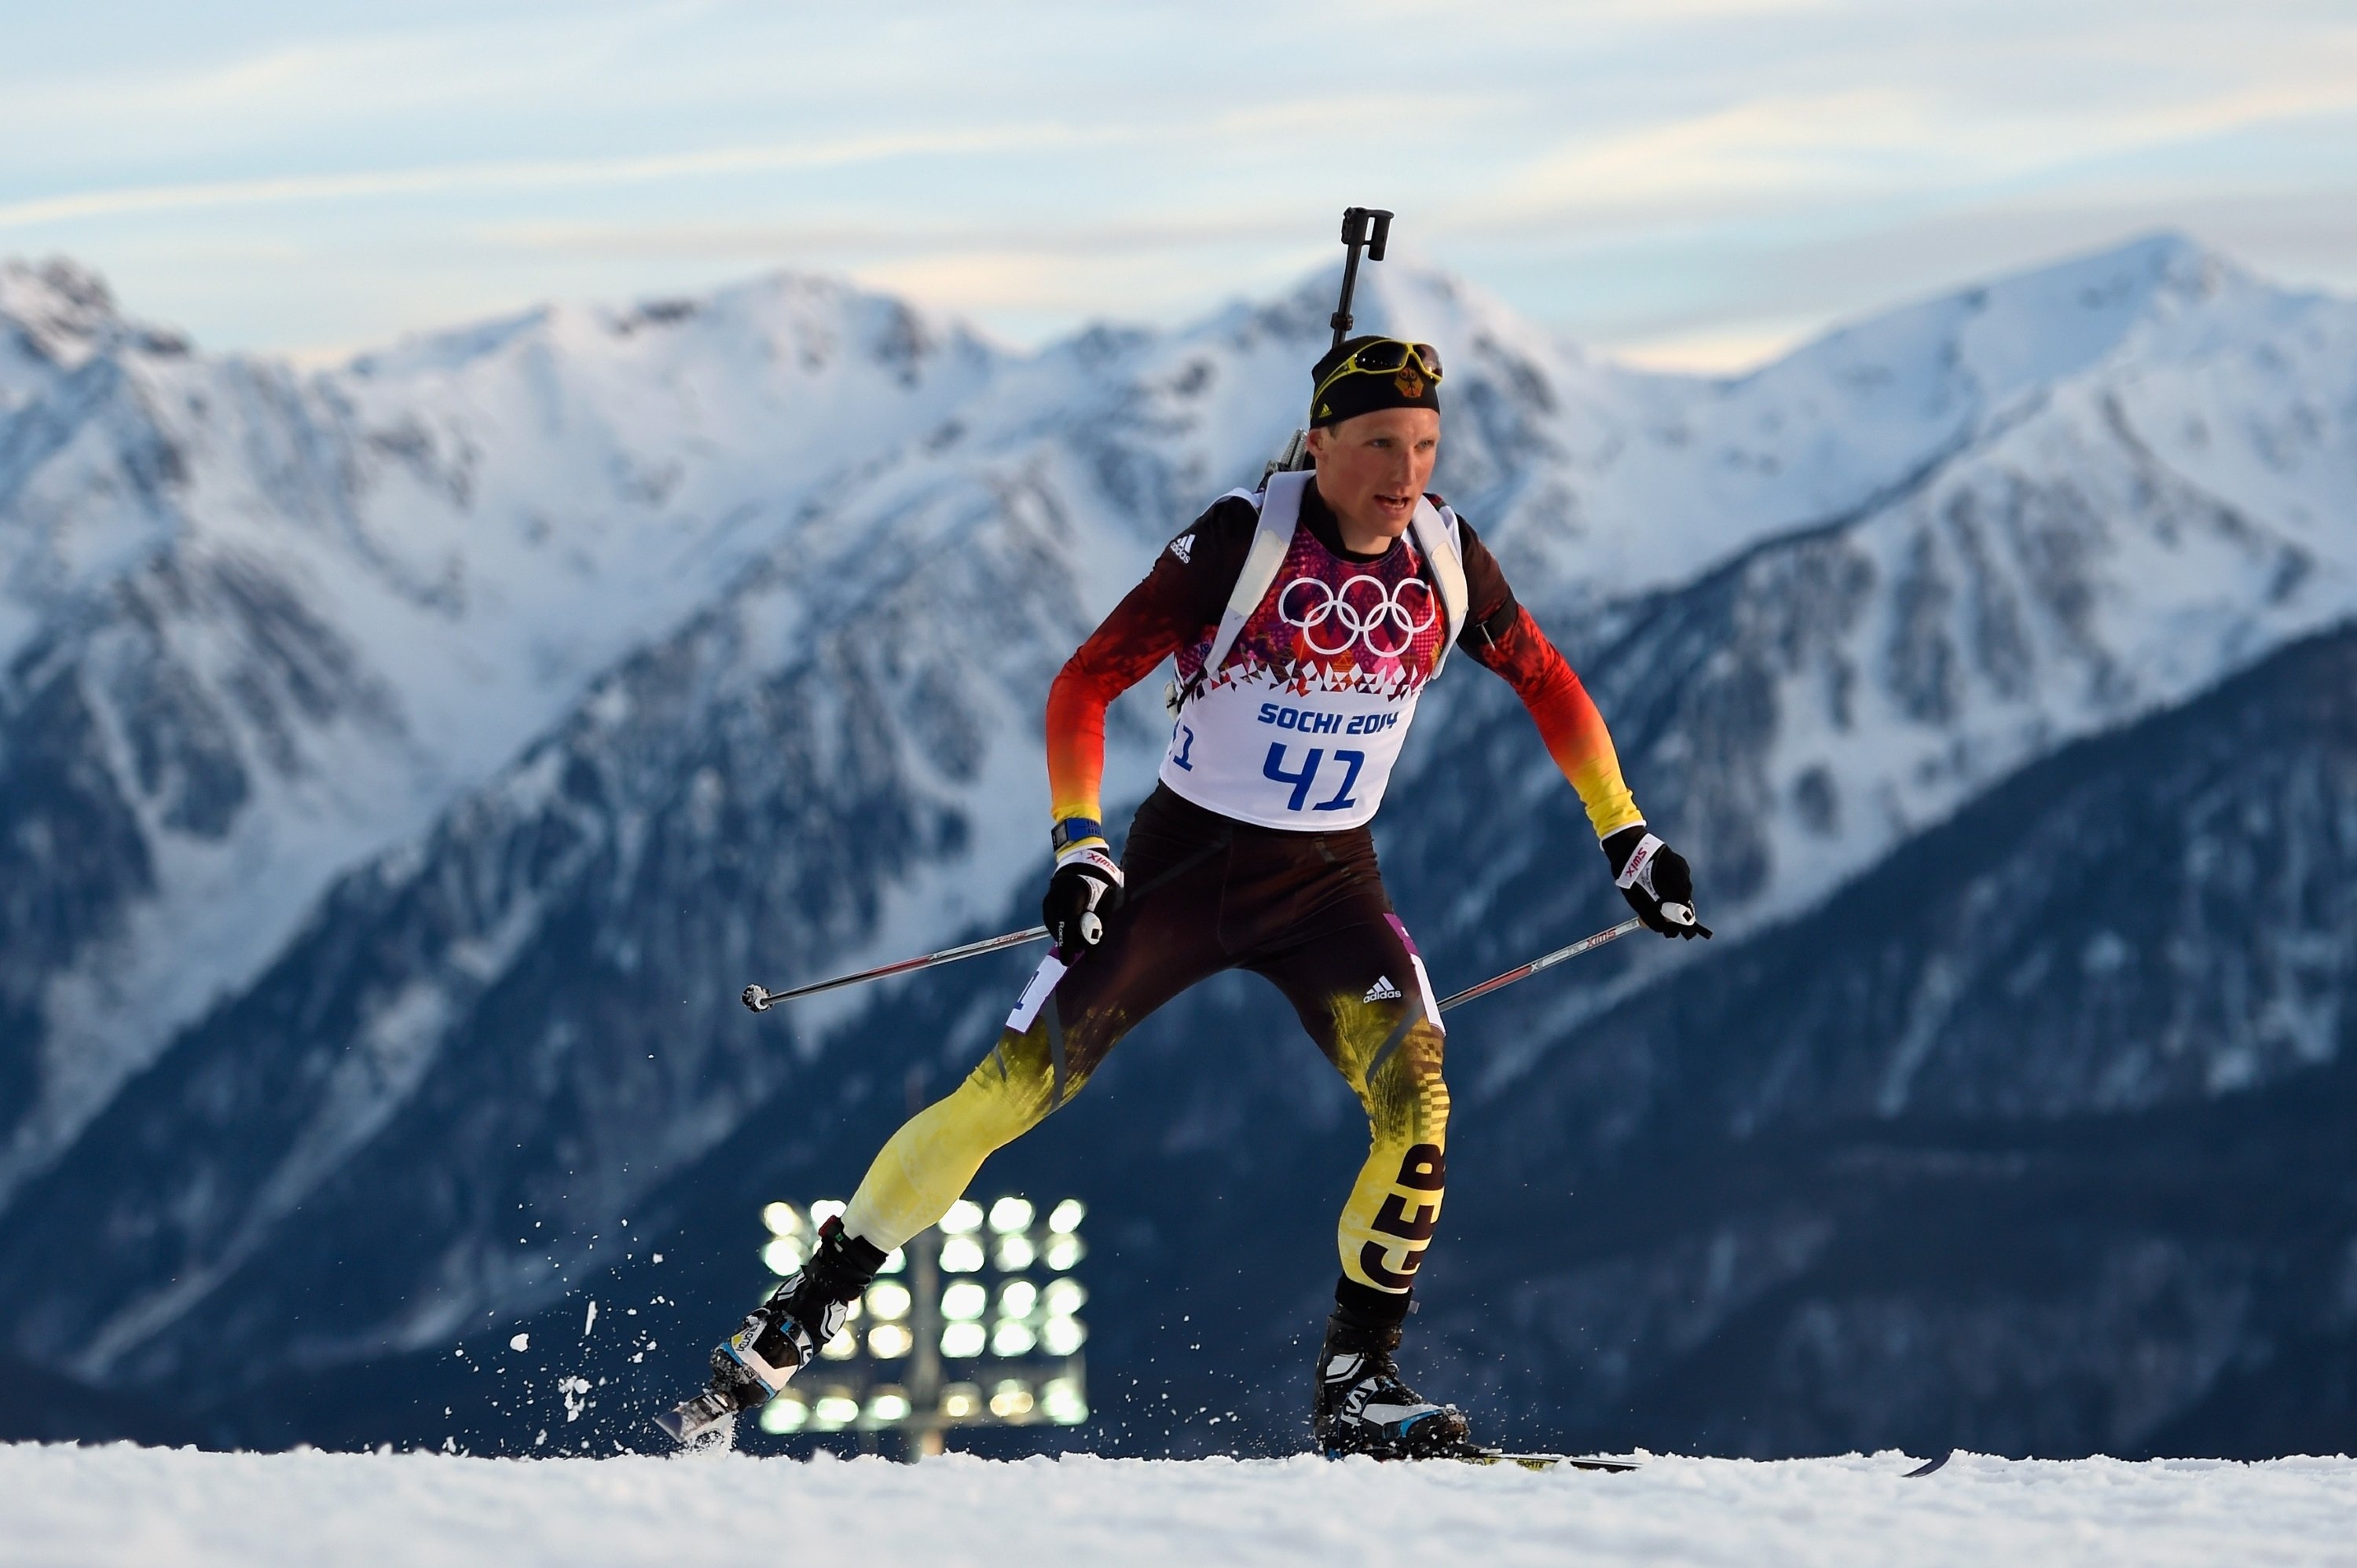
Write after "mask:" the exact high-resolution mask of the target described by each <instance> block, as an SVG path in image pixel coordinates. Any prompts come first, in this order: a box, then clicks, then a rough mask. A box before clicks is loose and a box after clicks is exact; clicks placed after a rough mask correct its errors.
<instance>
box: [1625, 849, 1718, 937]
mask: <svg viewBox="0 0 2357 1568" xmlns="http://www.w3.org/2000/svg"><path fill="white" fill-rule="evenodd" d="M1604 858H1605V859H1607V860H1609V861H1610V862H1611V863H1612V880H1613V881H1614V882H1615V883H1616V884H1618V885H1619V886H1620V896H1621V897H1624V898H1626V899H1628V900H1629V908H1631V909H1634V910H1636V911H1637V918H1639V919H1641V920H1642V921H1644V922H1645V925H1646V927H1647V929H1651V930H1656V931H1659V932H1661V933H1662V935H1663V936H1665V937H1684V938H1685V939H1686V940H1688V941H1692V940H1694V939H1695V938H1696V937H1702V938H1705V939H1707V938H1708V937H1709V935H1710V928H1709V927H1708V926H1706V925H1704V924H1703V923H1702V922H1700V921H1699V920H1697V919H1695V907H1694V901H1695V897H1694V872H1693V870H1692V869H1691V868H1690V867H1689V866H1688V865H1686V857H1685V856H1684V855H1682V854H1679V853H1678V852H1677V851H1676V850H1674V849H1672V848H1671V847H1670V846H1669V845H1668V844H1665V843H1663V842H1662V841H1661V840H1659V839H1657V838H1655V837H1654V836H1653V835H1652V833H1649V832H1646V831H1645V824H1644V823H1642V822H1639V823H1637V824H1636V825H1635V826H1634V827H1626V828H1622V829H1621V830H1620V832H1617V833H1614V834H1613V835H1612V836H1611V837H1609V838H1608V839H1606V840H1605V841H1604Z"/></svg>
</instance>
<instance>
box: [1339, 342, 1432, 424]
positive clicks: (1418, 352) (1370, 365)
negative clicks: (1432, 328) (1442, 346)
mask: <svg viewBox="0 0 2357 1568" xmlns="http://www.w3.org/2000/svg"><path fill="white" fill-rule="evenodd" d="M1410 360H1414V361H1415V365H1416V368H1417V369H1418V370H1420V371H1423V372H1424V379H1425V380H1426V381H1438V380H1440V350H1439V349H1436V348H1434V347H1433V346H1432V345H1431V344H1429V343H1409V342H1405V341H1403V340H1402V339H1400V338H1377V339H1375V341H1373V342H1372V343H1369V344H1367V345H1365V346H1364V347H1363V348H1361V349H1357V350H1355V351H1354V352H1353V353H1352V354H1351V357H1350V358H1349V359H1347V360H1343V361H1342V362H1341V363H1340V364H1339V365H1337V366H1335V367H1334V368H1333V369H1332V370H1331V371H1328V372H1327V373H1326V379H1325V380H1324V381H1319V382H1318V390H1317V391H1316V392H1311V393H1310V394H1309V405H1310V406H1311V407H1312V408H1315V407H1317V406H1318V399H1319V398H1321V397H1323V396H1325V395H1326V389H1327V388H1328V387H1330V386H1332V385H1333V384H1334V383H1335V382H1336V381H1340V380H1341V379H1342V378H1343V377H1344V376H1388V375H1393V374H1394V373H1396V372H1398V371H1402V370H1404V369H1405V368H1406V367H1407V364H1408V362H1409V361H1410Z"/></svg>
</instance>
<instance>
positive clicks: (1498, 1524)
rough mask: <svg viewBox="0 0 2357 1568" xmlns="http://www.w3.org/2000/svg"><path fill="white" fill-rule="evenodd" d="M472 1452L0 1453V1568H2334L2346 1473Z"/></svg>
mask: <svg viewBox="0 0 2357 1568" xmlns="http://www.w3.org/2000/svg"><path fill="white" fill-rule="evenodd" d="M1914 1463H1915V1462H1914V1461H1913V1460H1911V1459H1910V1458H1908V1457H1907V1456H1905V1455H1899V1454H1895V1453H1885V1454H1878V1455H1873V1456H1871V1457H1865V1456H1860V1455H1848V1456H1846V1457H1842V1458H1832V1459H1799V1460H1787V1461H1782V1462H1778V1463H1760V1462H1757V1461H1752V1460H1732V1459H1681V1458H1661V1459H1655V1460H1653V1461H1652V1463H1651V1464H1650V1465H1648V1466H1647V1467H1646V1468H1645V1469H1644V1470H1643V1471H1641V1472H1640V1473H1637V1474H1633V1475H1597V1474H1590V1473H1586V1472H1579V1471H1572V1472H1544V1473H1536V1474H1534V1473H1529V1472H1524V1471H1520V1470H1503V1469H1476V1468H1472V1467H1469V1466H1453V1465H1425V1466H1415V1467H1412V1468H1410V1467H1403V1466H1379V1465H1376V1464H1374V1463H1372V1462H1371V1461H1368V1460H1363V1459H1360V1460H1348V1461H1344V1462H1342V1463H1340V1464H1333V1463H1329V1462H1327V1461H1325V1460H1322V1459H1316V1458H1312V1457H1309V1456H1308V1455H1297V1456H1295V1457H1292V1458H1286V1459H1268V1460H1246V1461H1236V1460H1227V1459H1211V1460H1200V1461H1194V1462H1189V1463H1173V1462H1169V1461H1160V1460H1140V1459H1098V1458H1092V1457H1087V1456H1066V1457H1064V1458H1061V1459H1052V1460H1051V1459H1031V1460H1026V1461H1022V1462H1019V1463H1013V1464H1007V1463H997V1462H991V1461H985V1460H980V1459H974V1458H970V1457H965V1456H961V1455H952V1456H949V1457H947V1458H943V1459H940V1460H931V1461H928V1462H926V1463H925V1464H923V1465H920V1466H915V1467H913V1468H912V1467H909V1466H901V1465H894V1464H889V1463H887V1462H886V1461H883V1460H880V1459H856V1460H851V1461H847V1462H844V1461H835V1460H831V1459H827V1458H821V1459H818V1460H815V1461H813V1462H810V1463H807V1464H804V1463H798V1462H795V1461H791V1460H782V1459H761V1460H756V1459H750V1458H745V1457H741V1456H731V1457H726V1458H721V1459H712V1460H700V1461H689V1462H673V1461H668V1460H662V1459H648V1458H618V1459H599V1460H590V1459H555V1460H537V1461H535V1460H485V1459H468V1458H460V1457H456V1456H452V1455H433V1454H404V1455H351V1454H319V1453H295V1454H279V1455H255V1454H207V1453H199V1452H197V1451H195V1450H192V1449H183V1450H178V1451H174V1450H166V1449H143V1448H136V1447H133V1446H131V1445H129V1444H118V1445H115V1446H113V1447H107V1448H72V1447H65V1446H61V1445H53V1446H34V1445H30V1444H19V1445H15V1446H10V1447H0V1562H6V1563H12V1564H14V1563H28V1564H29V1563H43V1564H48V1563H56V1564H66V1563H124V1564H135V1565H136V1568H151V1565H152V1564H155V1563H170V1564H173V1565H174V1568H203V1565H205V1564H210V1563H223V1564H238V1565H241V1568H247V1565H261V1564H271V1563H305V1564H312V1563H367V1564H370V1565H371V1568H397V1565H399V1564H404V1563H433V1564H441V1563H501V1564H505V1565H509V1568H513V1565H515V1564H522V1563H562V1564H565V1565H566V1568H598V1565H599V1564H603V1563H656V1562H699V1563H705V1562H710V1563H717V1562H726V1561H731V1560H735V1561H758V1562H766V1561H772V1560H776V1559H779V1558H783V1559H784V1560H787V1561H791V1562H798V1563H863V1564H893V1563H921V1564H924V1565H925V1568H958V1565H960V1564H984V1563H1021V1564H1026V1565H1027V1568H1029V1565H1039V1564H1049V1563H1126V1564H1135V1565H1139V1568H1152V1565H1154V1564H1159V1563H1171V1564H1185V1565H1186V1568H1195V1565H1196V1564H1200V1563H1205V1562H1217V1563H1222V1564H1226V1565H1228V1568H1243V1565H1246V1564H1253V1563H1353V1564H1381V1563H1484V1564H1500V1563H1727V1564H1744V1565H1746V1568H1757V1565H1759V1564H1769V1563H1808V1564H1812V1565H1814V1568H1841V1565H1844V1564H1850V1563H1857V1564H1860V1565H1862V1568H1863V1565H1870V1568H1934V1565H1938V1564H1947V1563H1955V1564H1971V1565H1973V1568H1982V1565H1985V1564H1988V1563H2005V1564H2007V1568H2040V1565H2042V1564H2048V1563H2054V1564H2061V1563H2071V1564H2082V1563H2136V1564H2139V1565H2141V1568H2168V1565H2170V1564H2177V1563H2184V1564H2201V1565H2203V1568H2208V1565H2210V1564H2215V1563H2240V1564H2263V1563H2265V1564H2273V1563H2357V1463H2352V1461H2350V1460H2349V1459H2346V1458H2330V1459H2279V1460H2274V1461H2270V1462H2268V1463H2265V1464H2256V1465H2244V1464H2232V1463H2226V1462H2222V1461H2207V1460H2156V1461H2150V1462H2147V1463H2143V1464H2126V1463H2123V1462H2121V1461H2118V1460H2113V1459H2084V1460H2077V1461H2071V1462H2055V1461H2036V1460H2033V1461H2027V1462H2015V1461H2008V1460H2004V1459H1996V1458H1988V1457H1983V1456H1978V1455H1959V1456H1958V1457H1957V1458H1956V1459H1955V1460H1953V1462H1951V1463H1950V1464H1949V1466H1947V1468H1946V1469H1944V1470H1943V1471H1941V1472H1939V1473H1938V1474H1936V1475H1933V1476H1931V1477H1924V1478H1922V1479H1920V1480H1907V1479H1904V1478H1902V1477H1903V1473H1904V1472H1905V1471H1906V1470H1908V1469H1910V1468H1911V1467H1912V1466H1913V1464H1914Z"/></svg>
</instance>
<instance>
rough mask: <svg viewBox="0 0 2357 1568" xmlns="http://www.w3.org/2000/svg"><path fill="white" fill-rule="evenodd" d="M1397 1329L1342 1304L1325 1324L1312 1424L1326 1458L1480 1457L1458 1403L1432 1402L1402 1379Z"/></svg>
mask: <svg viewBox="0 0 2357 1568" xmlns="http://www.w3.org/2000/svg"><path fill="white" fill-rule="evenodd" d="M1399 1342H1400V1326H1399V1325H1398V1324H1397V1323H1396V1322H1383V1321H1380V1320H1376V1319H1371V1318H1368V1317H1365V1316H1361V1315H1360V1314H1358V1313H1354V1312H1352V1311H1351V1309H1350V1308H1349V1307H1347V1306H1343V1307H1339V1308H1337V1309H1336V1311H1335V1313H1334V1316H1331V1317H1329V1318H1328V1319H1327V1320H1326V1342H1325V1344H1324V1345H1323V1346H1322V1347H1321V1348H1319V1350H1318V1401H1317V1404H1316V1406H1315V1408H1314V1410H1313V1412H1312V1413H1311V1417H1310V1425H1311V1428H1312V1430H1313V1431H1314V1432H1315V1433H1316V1434H1317V1437H1318V1447H1319V1448H1320V1449H1321V1450H1323V1451H1324V1452H1325V1454H1326V1455H1327V1456H1328V1457H1329V1458H1340V1457H1341V1456H1342V1455H1346V1454H1365V1455H1371V1456H1372V1457H1374V1458H1377V1459H1442V1458H1462V1457H1465V1456H1467V1455H1474V1454H1479V1453H1480V1452H1482V1450H1480V1449H1479V1448H1477V1447H1476V1446H1475V1445H1474V1444H1473V1442H1472V1437H1471V1431H1472V1429H1471V1428H1470V1427H1469V1425H1468V1424H1467V1423H1466V1420H1465V1417H1464V1416H1463V1415H1462V1414H1461V1413H1459V1412H1458V1409H1457V1407H1456V1406H1455V1405H1453V1404H1435V1403H1433V1402H1431V1401H1430V1400H1428V1399H1426V1398H1425V1397H1424V1396H1423V1395H1422V1394H1419V1393H1417V1392H1416V1391H1415V1390H1414V1389H1412V1388H1409V1387H1408V1386H1407V1384H1405V1382H1402V1381H1401V1380H1400V1375H1399V1368H1398V1367H1397V1366H1395V1365H1394V1363H1393V1361H1392V1352H1393V1351H1394V1350H1396V1349H1398V1348H1399Z"/></svg>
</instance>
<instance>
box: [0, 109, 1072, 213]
mask: <svg viewBox="0 0 2357 1568" xmlns="http://www.w3.org/2000/svg"><path fill="white" fill-rule="evenodd" d="M1101 139H1102V137H1100V136H1098V135H1096V134H1091V133H1084V132H1081V131H1077V130H1075V129H1073V128H1072V127H1070V126H1066V125H1059V124H1034V125H1012V126H1000V127H995V128H992V129H987V130H980V131H958V132H927V133H916V134H894V135H877V136H853V137H846V138H844V139H842V140H839V141H833V142H803V143H784V144H775V145H756V146H740V147H709V148H705V149H703V150H700V151H696V152H689V153H661V154H653V155H650V156H640V157H619V158H542V159H530V160H522V161H516V162H508V163H470V164H441V165H435V166H428V167H425V168H410V169H389V170H384V171H381V172H373V173H360V174H330V175H292V176H282V177H265V178H258V179H236V180H217V181H198V182H193V183H189V184H183V185H150V186H132V187H127V188H119V189H113V190H93V191H82V192H78V193H75V194H73V195H69V196H51V197H37V198H35V199H32V200H29V201H18V202H13V203H10V204H8V205H6V206H0V228H26V227H29V226H31V225H34V224H40V223H58V222H62V221H66V220H73V219H86V218H111V217H117V216H121V215H123V214H125V213H139V212H162V211H186V210H190V209H201V208H214V207H250V206H267V205H277V204H283V203H287V202H306V201H348V200H354V199H368V198H375V197H388V196H439V195H454V194H460V193H467V192H481V191H516V190H535V189H538V190H553V189H559V188H567V187H580V186H597V185H627V184H634V183H641V182H644V181H648V180H661V179H679V178H684V177H693V176H713V175H733V174H758V173H766V172H774V171H779V170H787V169H813V168H826V167H839V166H846V165H856V164H865V163H880V162H883V161H884V160H886V159H888V158H902V157H914V156H981V155H985V154H990V153H1000V152H1007V151H1012V150H1017V149H1026V148H1031V149H1036V148H1042V147H1053V146H1071V145H1079V144H1082V143H1086V142H1092V141H1096V140H1101Z"/></svg>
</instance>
